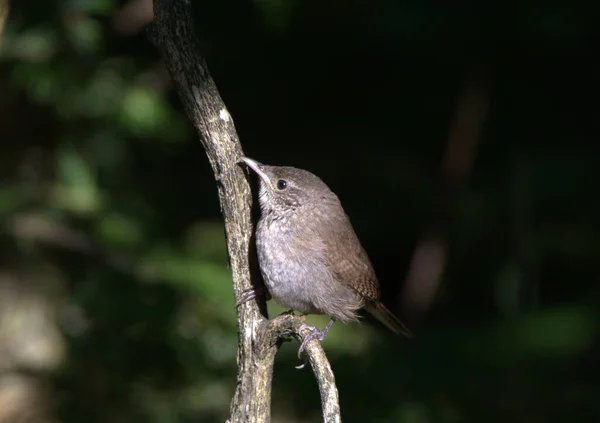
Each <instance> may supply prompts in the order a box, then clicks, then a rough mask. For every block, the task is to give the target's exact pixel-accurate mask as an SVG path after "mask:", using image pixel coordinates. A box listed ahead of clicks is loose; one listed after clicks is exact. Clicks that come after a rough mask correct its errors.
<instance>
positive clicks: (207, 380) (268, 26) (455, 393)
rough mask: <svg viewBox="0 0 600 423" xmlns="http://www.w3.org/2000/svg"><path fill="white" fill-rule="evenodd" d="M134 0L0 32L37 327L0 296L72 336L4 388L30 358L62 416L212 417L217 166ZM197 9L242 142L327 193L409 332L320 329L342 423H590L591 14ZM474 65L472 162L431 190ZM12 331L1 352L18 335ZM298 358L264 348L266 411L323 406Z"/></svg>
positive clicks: (220, 285) (264, 4) (2, 205)
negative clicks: (424, 259)
mask: <svg viewBox="0 0 600 423" xmlns="http://www.w3.org/2000/svg"><path fill="white" fill-rule="evenodd" d="M0 3H1V2H0ZM148 4H149V3H148V2H144V1H139V2H135V1H134V0H132V1H130V2H116V1H112V0H93V1H92V0H86V1H82V0H70V1H67V2H52V1H49V2H40V3H35V4H34V3H33V2H16V1H13V2H12V4H11V10H10V16H9V19H8V21H7V23H6V25H5V28H4V34H3V36H2V38H1V39H0V40H1V43H2V44H1V50H0V54H1V56H0V136H1V137H2V140H3V143H2V149H1V154H0V178H1V179H0V181H1V184H0V219H1V223H2V228H1V229H2V232H1V238H0V270H1V272H0V285H2V286H4V284H5V285H6V286H8V287H9V288H7V289H6V290H4V291H1V292H2V295H3V296H4V297H3V298H4V299H5V300H6V301H1V300H2V299H1V298H0V322H9V321H12V320H10V319H13V317H14V319H17V317H15V316H21V317H22V316H30V317H31V316H33V315H32V314H31V313H30V312H29V311H27V310H30V309H29V308H25V306H23V307H21V306H20V305H19V304H22V303H21V302H15V303H14V307H10V315H9V313H8V311H9V307H8V306H7V304H10V303H11V301H12V300H9V298H13V297H12V295H13V294H14V293H19V295H16V294H15V295H14V298H25V297H27V296H28V295H34V293H35V295H37V297H36V298H38V297H39V298H44V299H45V301H46V305H45V306H44V307H49V309H51V310H53V312H48V316H49V317H47V318H46V321H45V323H51V324H53V325H55V326H56V327H57V328H59V329H60V333H61V336H62V340H61V339H59V338H56V337H52V338H47V339H46V338H45V337H44V336H43V335H44V334H47V333H50V332H49V331H48V330H46V329H44V330H37V331H35V330H34V323H35V322H34V320H35V319H34V320H31V321H32V322H33V323H31V326H28V327H31V329H29V331H31V334H34V335H35V336H36V337H37V338H35V339H36V340H38V341H39V340H41V339H44V340H45V341H44V342H46V341H47V344H43V345H48V347H47V348H51V349H52V348H54V349H56V351H63V350H62V348H64V345H63V343H65V345H66V349H65V350H64V354H63V353H62V352H60V356H62V357H63V358H62V363H61V364H60V365H57V364H56V360H55V359H52V360H50V359H47V358H44V357H49V356H46V355H43V354H42V355H40V354H38V355H37V356H35V355H33V356H31V357H32V358H27V357H29V356H28V355H23V356H22V357H21V359H18V360H17V359H16V358H10V357H13V356H11V355H9V354H8V353H7V352H6V350H4V349H2V348H1V347H0V383H1V381H2V380H4V379H3V378H6V377H7V376H6V375H12V374H14V373H15V372H16V373H17V374H20V373H21V372H23V373H24V374H29V373H28V372H30V371H33V370H32V369H40V368H44V369H45V370H44V371H43V372H40V373H35V377H36V378H39V379H40V380H43V381H44V382H45V383H46V385H45V389H46V392H47V397H48V398H49V403H50V406H49V409H48V412H47V413H48V414H49V415H54V416H57V418H58V419H59V420H60V421H64V422H73V423H74V422H84V421H85V422H98V423H100V422H120V421H124V422H125V421H127V422H137V421H140V422H157V423H171V422H212V421H215V422H217V421H224V420H225V419H226V416H227V414H228V409H229V401H230V399H231V396H232V393H233V389H234V386H235V374H236V367H235V366H236V361H235V359H236V342H237V333H236V322H235V313H234V309H233V295H232V288H231V280H230V279H231V277H230V273H229V270H228V267H227V258H226V254H225V251H226V250H225V241H224V236H223V225H222V222H221V217H220V214H219V206H218V201H217V196H216V189H215V185H214V178H213V176H212V173H211V171H210V168H209V165H208V162H207V160H206V159H205V156H204V153H203V151H202V148H201V145H200V143H199V142H198V140H197V136H196V134H195V132H194V129H193V128H192V127H191V125H190V123H189V121H188V120H187V118H186V117H185V116H184V115H183V114H182V112H181V109H180V107H179V104H178V101H177V97H176V93H174V92H173V91H172V89H171V86H170V83H169V79H168V75H167V74H166V72H165V70H164V68H163V66H162V64H161V62H160V58H159V57H158V55H157V53H156V51H155V50H154V49H153V48H152V46H151V45H150V44H149V43H148V41H147V40H146V37H145V33H144V30H143V24H144V23H145V22H147V20H148V15H144V13H147V6H148ZM132 5H133V7H129V6H132ZM194 7H195V11H196V14H197V23H198V30H199V36H200V40H201V42H202V44H203V46H204V48H205V50H206V55H207V59H208V62H209V66H210V69H211V71H212V73H213V76H214V78H215V80H216V82H217V85H218V87H219V89H220V91H221V93H222V96H223V97H224V99H225V102H226V104H227V105H228V107H229V109H230V112H231V114H232V116H233V117H234V119H235V121H236V126H237V128H238V130H239V132H240V135H241V139H242V141H243V145H244V149H245V151H246V153H247V154H248V155H249V156H251V157H254V158H256V159H258V160H260V161H263V162H265V163H272V164H290V165H295V166H298V167H302V168H307V169H310V170H311V171H313V172H315V173H316V174H318V175H320V176H321V177H322V178H323V179H324V180H325V181H326V182H327V183H328V184H329V185H330V186H331V187H332V188H333V189H334V190H335V191H336V192H337V193H338V194H339V196H340V198H341V199H342V202H343V203H344V205H345V208H346V211H347V212H348V214H349V215H350V216H351V218H352V221H353V223H354V225H355V228H356V230H357V232H358V234H359V236H360V237H361V239H362V240H363V243H364V245H365V247H366V248H367V250H368V251H369V253H370V255H371V257H372V260H373V262H374V265H375V267H376V269H377V271H378V274H379V276H380V279H381V281H382V285H383V292H384V296H385V302H386V303H387V304H388V305H389V306H390V307H391V308H394V309H395V310H397V311H398V312H399V313H400V314H404V317H405V318H406V319H408V320H409V321H410V323H411V326H413V327H414V332H415V334H416V336H415V338H414V339H413V340H411V341H410V342H407V341H405V340H401V339H395V338H393V337H391V336H390V335H388V334H387V333H386V332H385V331H384V330H381V328H379V327H378V326H377V325H371V324H369V323H366V322H365V323H364V324H361V325H351V326H344V325H342V324H338V325H336V326H335V327H334V329H333V330H332V332H331V334H330V335H329V337H328V338H327V340H326V341H325V342H324V346H325V349H326V351H327V352H328V354H329V357H330V360H331V363H332V366H333V368H334V371H335V372H336V376H337V380H338V387H339V391H340V397H341V402H342V412H343V418H344V421H347V422H405V423H413V422H414V423H421V422H440V423H455V422H456V423H458V422H480V421H486V422H503V421H507V420H510V421H522V422H566V421H581V422H595V421H598V419H599V418H600V410H599V406H598V401H597V398H598V396H599V395H600V383H599V382H598V380H600V369H599V366H598V353H599V352H600V338H599V332H598V329H599V309H598V306H599V302H600V301H599V298H600V286H599V285H598V282H599V280H598V279H599V273H598V259H599V253H600V225H598V216H599V215H600V203H599V201H598V195H597V192H598V189H597V181H598V180H600V166H599V165H600V156H599V154H600V146H599V145H598V143H597V136H598V126H597V110H596V109H597V107H596V106H595V104H596V103H597V101H596V100H597V96H596V94H597V91H596V89H597V86H598V82H599V81H598V75H600V68H599V66H600V65H599V64H598V63H600V62H598V60H597V59H598V52H597V48H596V46H595V45H594V43H593V39H594V37H597V36H598V35H599V34H598V30H597V25H595V22H596V19H595V18H594V16H598V15H597V12H598V10H592V7H591V6H590V7H589V8H588V9H586V8H585V7H583V5H582V6H581V7H579V6H577V5H576V4H572V5H570V6H568V7H567V6H565V7H558V5H556V6H552V5H542V4H535V5H534V4H533V3H532V4H522V5H519V6H518V7H513V6H511V5H509V4H506V5H505V4H502V5H501V4H499V3H490V4H489V5H488V4H487V3H486V4H483V3H482V4H481V5H473V4H470V3H452V4H448V5H446V6H444V7H441V8H436V9H434V8H431V7H429V6H428V5H425V4H420V3H416V2H393V1H377V2H308V1H260V2H259V1H256V2H251V1H239V2H235V3H230V2H217V1H203V2H198V3H195V5H194ZM596 9H597V7H596ZM117 22H120V24H117ZM480 67H481V68H482V69H484V72H483V74H484V79H486V80H488V81H489V82H490V84H491V85H492V87H493V89H492V94H491V96H490V99H489V101H490V110H489V113H488V114H487V115H486V119H485V125H484V127H483V132H482V134H481V136H480V137H479V138H480V139H479V140H478V145H477V148H476V157H475V164H474V168H473V170H472V171H471V172H469V175H468V178H467V180H466V183H465V184H463V185H462V186H459V187H458V188H457V189H455V190H451V191H450V194H449V201H448V202H447V203H444V204H446V205H440V204H439V203H440V202H439V201H438V198H439V196H440V194H444V193H445V191H444V189H445V188H444V187H445V186H446V185H445V181H444V176H443V174H442V173H441V172H440V166H441V165H440V163H441V162H442V158H443V155H444V151H445V148H446V144H447V142H448V137H449V135H448V134H449V132H450V128H451V127H452V125H453V119H454V116H455V112H456V108H457V105H458V102H459V98H460V96H461V92H462V90H463V89H464V86H465V84H466V83H468V81H469V79H468V78H469V75H471V72H470V70H471V69H472V68H477V69H479V68H480ZM444 207H446V208H447V210H442V212H443V213H442V214H444V215H447V220H444V222H446V225H447V227H446V231H445V232H444V233H445V234H446V235H447V245H448V262H447V266H446V267H445V270H444V273H443V280H442V281H441V285H440V287H439V289H438V291H437V293H436V294H435V301H434V302H433V305H432V306H431V307H430V308H429V309H428V310H427V312H426V313H425V314H423V315H421V316H420V317H419V316H417V315H411V313H410V312H409V311H408V310H407V309H406V308H405V307H402V306H401V304H405V305H406V304H410V300H411V299H410V298H403V301H404V302H402V301H400V299H401V292H402V286H403V280H404V279H405V277H406V275H407V273H408V268H409V263H410V260H411V254H412V252H413V251H414V248H415V245H416V244H417V240H418V239H419V237H420V236H421V235H422V234H423V233H424V231H426V230H427V228H428V227H429V225H430V223H431V221H432V220H434V221H435V219H436V216H437V214H438V213H439V212H440V209H443V208H444ZM7 275H9V276H7ZM15 281H19V282H15ZM10 287H12V288H10ZM19 301H20V300H19ZM23 304H24V303H23ZM17 306H18V307H17ZM2 307H4V308H2ZM269 307H270V311H271V314H275V313H278V312H280V311H282V309H281V308H280V307H278V306H277V305H276V304H270V306H269ZM16 309H20V310H21V311H22V313H23V314H22V315H21V314H19V313H18V311H14V310H16ZM44 310H45V309H44ZM21 317H18V319H20V320H18V321H20V322H21V321H22V322H29V321H30V320H27V319H25V320H23V319H22V318H21ZM310 319H311V321H312V322H316V323H317V324H321V325H322V324H324V322H325V320H324V318H322V317H311V318H310ZM15 321H17V320H15ZM38 323H39V319H38ZM28 324H29V323H28ZM11 327H13V326H12V325H8V323H7V324H0V345H3V344H4V345H9V344H10V343H12V342H13V340H14V339H15V337H16V336H17V335H18V336H23V333H22V332H24V331H23V329H22V326H19V328H20V329H19V331H18V332H19V333H16V332H15V331H11V330H9V329H7V328H11ZM14 327H17V326H14ZM35 327H37V326H35ZM25 331H28V330H25ZM34 335H31V336H32V337H34ZM36 342H37V341H36ZM19 345H21V344H19ZM24 345H38V344H35V342H33V341H27V342H26V343H25V344H24ZM39 345H42V344H39ZM31 348H34V347H31ZM35 348H41V347H35ZM44 348H46V347H44ZM295 348H296V346H295V345H288V344H286V345H284V347H283V348H282V351H281V353H280V354H279V355H278V360H277V365H276V369H275V378H274V401H273V410H274V412H273V415H274V421H277V422H305V421H319V418H320V417H319V413H320V411H319V401H318V392H317V389H316V384H315V381H314V379H313V377H312V375H311V373H310V372H309V371H300V372H299V371H297V370H295V369H294V365H295V364H297V363H296V358H295ZM40 351H41V350H40ZM3 354H4V355H3ZM57 354H59V353H58V352H57ZM58 356H59V355H53V356H52V357H58ZM36 360H37V361H36ZM43 360H46V361H45V362H44V363H46V365H45V366H44V365H42V361H43ZM3 392H4V391H2V390H0V404H2V395H3ZM32 401H33V400H32ZM1 416H2V414H1V413H0V417H1ZM40 421H41V420H40Z"/></svg>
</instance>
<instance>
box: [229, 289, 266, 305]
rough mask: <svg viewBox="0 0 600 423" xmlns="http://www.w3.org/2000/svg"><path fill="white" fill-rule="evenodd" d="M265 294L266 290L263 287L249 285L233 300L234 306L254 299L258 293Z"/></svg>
mask: <svg viewBox="0 0 600 423" xmlns="http://www.w3.org/2000/svg"><path fill="white" fill-rule="evenodd" d="M265 294H267V291H266V289H265V288H264V287H255V286H250V287H248V288H246V289H244V290H243V291H242V295H241V296H240V298H239V299H238V300H237V301H236V302H235V308H238V307H239V306H241V305H242V304H244V303H247V302H248V301H250V300H253V299H255V298H256V297H258V296H259V295H265Z"/></svg>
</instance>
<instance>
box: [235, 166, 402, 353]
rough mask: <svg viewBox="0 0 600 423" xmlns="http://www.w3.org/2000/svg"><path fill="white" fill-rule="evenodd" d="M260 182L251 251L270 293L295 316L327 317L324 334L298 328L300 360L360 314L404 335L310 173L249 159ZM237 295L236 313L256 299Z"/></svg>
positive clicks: (353, 239)
mask: <svg viewBox="0 0 600 423" xmlns="http://www.w3.org/2000/svg"><path fill="white" fill-rule="evenodd" d="M241 162H243V163H245V164H246V165H247V166H248V168H249V169H251V170H252V171H254V172H255V173H256V174H257V175H258V177H259V190H258V202H259V205H260V217H259V219H258V222H257V225H256V233H255V239H256V251H257V256H258V262H259V267H260V272H261V274H262V277H263V280H264V282H265V285H266V287H267V289H268V291H269V292H268V293H269V294H270V296H271V298H273V299H274V300H275V301H276V302H277V303H279V304H280V305H281V306H283V307H285V308H289V309H290V311H297V312H299V313H300V314H301V315H309V314H317V315H326V316H328V317H329V321H328V323H327V324H326V326H325V327H324V328H323V329H317V328H316V327H313V326H309V325H306V324H303V325H302V326H301V327H300V330H299V332H300V333H302V332H303V331H304V332H307V333H306V335H304V336H303V337H302V340H301V344H300V348H299V349H298V357H301V354H302V352H303V351H304V349H305V347H306V344H307V343H308V342H309V341H310V340H312V339H317V340H318V341H319V342H322V341H323V340H324V339H325V337H326V336H327V334H328V333H329V331H330V329H331V327H332V326H333V324H334V323H335V322H336V321H338V320H339V321H341V322H344V323H348V322H354V321H356V320H357V319H358V313H357V312H358V311H359V310H360V309H363V310H365V311H366V312H367V313H369V314H371V315H372V316H373V317H375V318H376V319H377V320H379V321H380V322H381V323H383V325H385V326H386V327H387V328H388V329H390V330H391V331H392V332H394V333H396V334H398V335H405V336H406V337H411V332H410V330H409V329H408V328H407V327H406V326H405V325H404V324H403V323H402V322H401V321H400V320H399V319H398V318H397V317H396V316H395V315H394V314H393V313H392V312H391V311H390V310H388V309H387V308H386V307H385V306H384V305H383V303H382V302H381V298H380V295H381V294H380V288H379V281H378V279H377V276H376V274H375V270H374V269H373V265H372V264H371V261H370V260H369V257H368V255H367V253H366V251H365V250H364V248H363V247H362V245H361V243H360V241H359V239H358V237H357V235H356V233H355V232H354V229H353V227H352V224H351V222H350V219H349V217H348V216H347V214H346V213H345V211H344V209H343V207H342V204H341V203H340V200H339V198H338V197H337V195H336V194H335V193H334V192H333V191H332V190H331V189H330V188H329V187H328V186H327V185H326V184H325V183H324V182H323V181H322V180H321V179H320V178H319V177H318V176H316V175H314V174H313V173H311V172H309V171H307V170H303V169H298V168H295V167H289V166H267V165H264V164H261V163H259V162H258V161H256V160H253V159H250V158H248V157H242V158H241V160H240V163H241ZM257 294H258V292H257V291H256V290H249V291H248V290H247V291H245V292H244V293H243V295H242V296H241V298H240V300H238V301H237V303H236V306H239V305H240V304H242V303H244V302H246V301H248V300H250V299H252V298H255V297H256V295H257Z"/></svg>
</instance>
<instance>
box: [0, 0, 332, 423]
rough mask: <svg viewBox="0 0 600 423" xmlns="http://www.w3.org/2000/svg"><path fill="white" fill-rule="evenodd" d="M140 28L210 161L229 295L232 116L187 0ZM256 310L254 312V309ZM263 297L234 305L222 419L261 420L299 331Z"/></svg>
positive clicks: (323, 383) (242, 185)
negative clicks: (227, 409) (274, 314)
mask: <svg viewBox="0 0 600 423" xmlns="http://www.w3.org/2000/svg"><path fill="white" fill-rule="evenodd" d="M0 1H1V0H0ZM148 35H149V37H150V39H151V41H152V42H153V43H154V45H155V46H156V47H157V48H158V50H159V51H160V53H161V55H162V57H163V59H164V62H165V65H166V67H167V69H168V70H169V73H170V74H171V77H172V79H173V82H174V85H175V88H176V89H177V92H178V93H179V97H180V99H181V102H182V104H183V107H184V109H185V112H186V114H187V115H188V117H189V118H190V119H191V121H192V122H193V124H194V126H195V127H196V130H197V132H198V135H199V137H200V140H201V141H202V145H203V146H204V149H205V150H206V155H207V156H208V160H209V162H210V164H211V166H212V169H213V172H214V175H215V179H216V180H217V186H218V189H219V200H220V204H221V212H222V214H223V218H224V220H225V234H226V238H227V253H228V256H229V263H230V266H231V272H232V276H233V290H234V293H235V297H236V298H240V297H241V295H242V293H243V291H244V290H246V289H249V288H250V287H251V281H250V266H249V264H250V263H249V255H250V253H249V251H251V250H250V242H251V234H252V229H253V228H252V221H251V213H250V210H251V207H250V206H251V201H252V196H251V193H250V188H249V186H248V183H247V181H246V179H245V177H244V174H243V172H242V170H241V168H240V167H238V166H237V163H238V162H239V160H240V157H241V156H242V146H241V144H240V141H239V138H238V135H237V133H236V130H235V126H234V124H233V120H232V118H231V116H230V115H229V112H228V111H227V108H226V107H225V104H224V103H223V100H222V99H221V97H220V95H219V92H218V90H217V87H216V85H215V83H214V81H213V80H212V78H211V76H210V73H209V71H208V67H207V66H206V62H205V61H204V59H203V57H202V54H201V49H200V46H199V43H198V40H197V39H196V34H195V31H194V24H193V20H192V9H191V0H154V23H153V24H152V25H151V26H150V28H149V30H148ZM261 311H262V312H261ZM265 311H266V308H265V302H264V299H263V300H260V299H259V301H258V302H257V301H249V302H246V303H244V304H242V305H241V306H240V307H238V309H237V321H238V354H237V364H238V374H237V384H236V389H235V394H234V396H233V400H232V402H231V417H230V419H229V422H231V423H234V422H235V423H238V422H240V423H241V422H257V423H260V422H269V421H270V420H271V411H270V410H271V386H272V377H273V364H274V360H275V354H276V353H277V349H278V347H279V345H280V343H281V339H282V337H284V336H286V335H294V336H296V337H297V338H299V337H300V334H299V328H300V326H301V325H302V320H301V319H300V318H299V317H298V316H280V317H279V318H276V319H273V320H272V321H268V320H266V318H265V315H266V312H265ZM306 352H307V354H308V356H309V360H310V363H311V365H312V367H313V370H314V373H315V377H316V378H317V382H318V384H319V389H320V391H321V398H322V404H323V416H324V420H325V421H326V422H328V423H329V422H331V423H337V422H339V421H340V414H339V405H338V397H337V388H336V386H335V379H334V377H333V372H332V371H331V367H330V366H329V363H328V361H327V358H326V356H325V353H324V352H323V349H322V348H321V345H320V344H319V343H318V342H310V343H309V344H308V345H307V348H306Z"/></svg>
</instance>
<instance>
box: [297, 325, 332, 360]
mask: <svg viewBox="0 0 600 423" xmlns="http://www.w3.org/2000/svg"><path fill="white" fill-rule="evenodd" d="M305 330H308V331H310V332H308V333H307V334H306V335H304V336H303V337H302V342H301V343H300V348H298V358H301V357H302V352H304V349H305V348H306V344H308V343H309V342H310V341H312V340H313V339H316V340H317V341H319V342H322V341H323V340H324V339H325V336H326V335H327V332H325V330H324V329H323V330H319V329H317V328H316V327H314V326H310V325H307V324H306V323H303V324H302V325H301V326H300V328H299V329H298V333H302V332H303V331H305Z"/></svg>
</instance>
